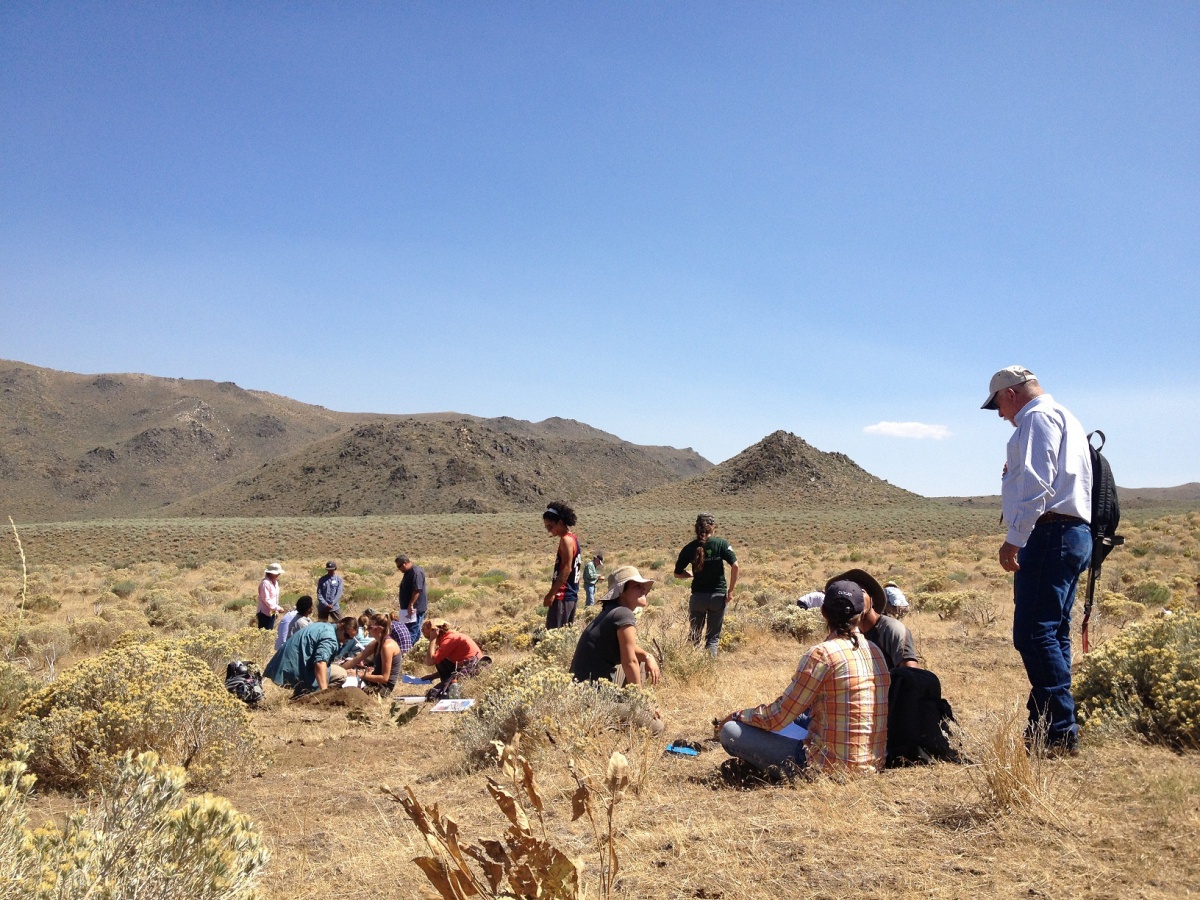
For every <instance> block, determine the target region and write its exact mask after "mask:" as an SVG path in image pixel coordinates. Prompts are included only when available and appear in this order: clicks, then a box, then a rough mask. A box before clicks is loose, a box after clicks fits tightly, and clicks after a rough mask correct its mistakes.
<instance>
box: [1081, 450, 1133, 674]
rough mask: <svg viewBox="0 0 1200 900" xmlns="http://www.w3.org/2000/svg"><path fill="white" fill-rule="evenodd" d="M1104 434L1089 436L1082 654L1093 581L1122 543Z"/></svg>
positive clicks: (1115, 487) (1114, 485) (1115, 494)
mask: <svg viewBox="0 0 1200 900" xmlns="http://www.w3.org/2000/svg"><path fill="white" fill-rule="evenodd" d="M1097 434H1098V435H1100V446H1099V447H1097V446H1095V445H1094V444H1093V443H1092V435H1097ZM1104 440H1105V438H1104V432H1103V431H1093V432H1091V434H1089V435H1088V450H1089V451H1090V452H1091V457H1092V523H1091V529H1092V559H1091V563H1090V564H1089V565H1088V580H1087V595H1086V599H1085V600H1084V604H1083V625H1082V630H1081V633H1080V638H1081V643H1082V644H1083V652H1084V653H1087V652H1088V650H1089V649H1090V647H1089V645H1088V623H1089V622H1090V620H1091V618H1092V603H1093V602H1094V600H1095V596H1096V582H1098V581H1099V580H1100V567H1101V566H1103V565H1104V560H1106V559H1107V558H1108V554H1110V553H1112V552H1113V549H1114V548H1116V547H1119V546H1121V545H1122V544H1124V543H1125V538H1124V537H1122V536H1121V535H1119V534H1117V528H1118V527H1119V526H1120V524H1121V503H1120V501H1119V500H1118V499H1117V481H1116V479H1115V478H1113V473H1112V467H1110V466H1109V464H1108V460H1107V459H1105V458H1104V454H1102V453H1101V452H1100V451H1101V450H1103V449H1104Z"/></svg>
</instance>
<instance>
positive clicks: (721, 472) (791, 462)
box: [632, 431, 922, 509]
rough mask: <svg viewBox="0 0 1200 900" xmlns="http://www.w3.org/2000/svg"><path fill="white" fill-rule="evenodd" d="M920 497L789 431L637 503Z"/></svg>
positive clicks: (765, 505) (740, 505)
mask: <svg viewBox="0 0 1200 900" xmlns="http://www.w3.org/2000/svg"><path fill="white" fill-rule="evenodd" d="M921 499H922V498H921V497H919V496H918V495H917V494H913V493H911V492H909V491H906V490H904V489H903V488H898V487H896V486H895V485H892V484H888V483H887V482H886V481H884V480H883V479H880V478H876V477H875V476H874V475H872V474H871V473H869V472H867V471H866V470H864V469H863V468H862V467H860V466H859V465H858V464H857V463H855V462H854V460H852V459H850V457H848V456H846V455H845V454H844V453H824V452H822V451H820V450H818V449H817V448H815V447H813V446H812V445H811V444H809V443H807V442H806V441H804V440H802V439H801V438H798V437H796V435H794V434H791V433H789V432H786V431H776V432H775V433H774V434H769V435H767V436H766V437H765V438H763V439H762V440H761V441H759V442H758V443H757V444H755V445H754V446H752V447H748V448H747V449H745V450H743V451H742V452H741V453H739V454H738V455H737V456H735V457H733V459H729V460H726V461H725V462H723V463H721V464H720V465H717V466H714V467H713V468H711V469H709V470H708V471H707V472H704V473H703V474H700V475H697V476H694V477H693V478H689V479H688V480H686V481H681V482H677V483H674V484H668V485H664V486H663V487H660V488H656V489H654V490H652V491H648V492H646V493H644V494H641V495H639V496H638V497H636V498H634V499H633V501H632V502H633V503H635V504H636V505H639V506H648V505H656V506H667V507H689V508H690V507H694V508H696V509H701V508H704V509H745V508H748V507H753V508H758V509H778V508H780V507H817V506H849V505H854V506H862V507H871V506H883V505H887V504H893V503H903V502H913V501H919V500H921Z"/></svg>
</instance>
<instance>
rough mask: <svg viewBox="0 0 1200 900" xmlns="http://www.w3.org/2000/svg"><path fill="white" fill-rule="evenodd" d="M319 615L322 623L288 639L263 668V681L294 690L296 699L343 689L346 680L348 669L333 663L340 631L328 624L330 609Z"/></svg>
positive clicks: (304, 629) (310, 626)
mask: <svg viewBox="0 0 1200 900" xmlns="http://www.w3.org/2000/svg"><path fill="white" fill-rule="evenodd" d="M318 616H319V618H320V621H318V622H314V623H313V624H312V625H309V626H308V627H307V628H303V629H301V630H300V631H297V632H296V633H295V634H293V635H292V636H291V637H290V638H288V639H287V642H286V643H285V644H284V645H283V646H282V647H281V648H280V649H278V650H277V651H275V655H274V656H272V657H271V661H270V662H269V663H267V667H266V668H265V669H263V677H264V678H270V679H271V680H272V681H273V682H275V683H276V684H277V685H279V686H280V687H290V688H292V689H293V692H294V693H293V696H296V697H299V696H300V695H302V694H309V693H312V692H313V691H323V690H325V689H326V688H329V687H340V686H341V685H342V684H343V683H344V682H345V680H346V670H345V669H343V668H342V667H341V666H338V665H334V664H333V660H334V658H335V657H336V656H337V652H338V647H339V646H340V644H339V641H338V633H337V628H336V627H335V626H334V625H333V623H332V622H330V621H329V611H328V610H327V609H322V610H321V611H320V612H319V613H318Z"/></svg>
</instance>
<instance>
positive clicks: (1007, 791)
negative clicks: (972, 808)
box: [969, 708, 1063, 826]
mask: <svg viewBox="0 0 1200 900" xmlns="http://www.w3.org/2000/svg"><path fill="white" fill-rule="evenodd" d="M1024 728H1025V718H1024V715H1023V711H1021V710H1017V709H1015V708H1014V709H1010V710H1008V711H1007V712H1006V713H1004V714H1002V715H1000V716H999V717H998V718H997V719H996V720H995V721H994V722H993V724H992V726H991V727H990V728H989V729H988V730H987V732H986V733H985V734H984V737H983V739H982V741H980V742H979V744H978V746H977V747H976V748H974V752H973V756H974V758H975V760H976V763H975V765H973V766H971V767H970V768H969V771H970V772H971V776H972V780H973V781H974V784H975V787H976V789H977V790H978V792H979V796H980V799H981V801H982V805H983V810H982V811H983V812H985V813H987V814H989V815H993V816H994V815H1005V814H1008V813H1025V814H1031V815H1033V816H1034V817H1036V818H1038V819H1040V820H1042V821H1047V822H1052V823H1054V824H1056V825H1059V826H1062V825H1063V823H1062V821H1061V816H1060V815H1059V814H1058V812H1057V811H1056V809H1055V807H1054V800H1055V797H1054V789H1053V788H1054V784H1053V769H1052V767H1051V766H1050V765H1049V763H1048V756H1047V754H1046V752H1045V746H1044V744H1045V742H1044V739H1043V737H1042V736H1041V735H1034V738H1033V741H1032V743H1031V745H1030V746H1029V747H1026V737H1025V730H1024Z"/></svg>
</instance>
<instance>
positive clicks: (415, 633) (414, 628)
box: [400, 610, 425, 647]
mask: <svg viewBox="0 0 1200 900" xmlns="http://www.w3.org/2000/svg"><path fill="white" fill-rule="evenodd" d="M400 612H402V613H403V612H404V610H400ZM424 621H425V613H417V621H415V622H405V623H404V627H405V628H407V629H408V636H409V637H411V638H412V642H413V646H414V647H415V646H416V645H417V641H419V640H420V639H421V623H422V622H424Z"/></svg>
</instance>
